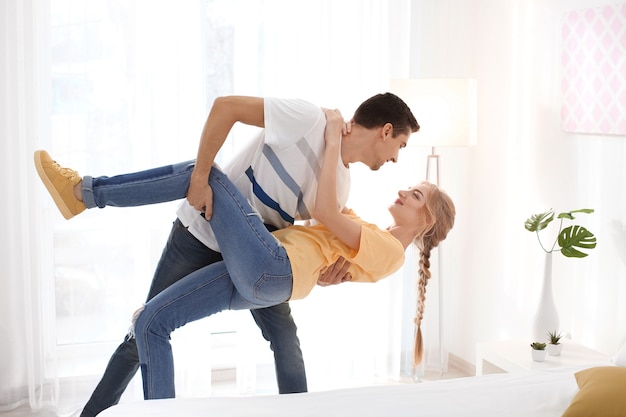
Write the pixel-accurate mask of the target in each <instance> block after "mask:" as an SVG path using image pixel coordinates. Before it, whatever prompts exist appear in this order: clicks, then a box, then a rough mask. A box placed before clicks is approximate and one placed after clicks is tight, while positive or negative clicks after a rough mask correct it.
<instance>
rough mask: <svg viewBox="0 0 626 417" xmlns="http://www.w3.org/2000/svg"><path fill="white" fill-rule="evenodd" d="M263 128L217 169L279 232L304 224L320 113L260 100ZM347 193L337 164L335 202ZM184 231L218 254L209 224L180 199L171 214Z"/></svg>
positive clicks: (302, 105) (313, 187)
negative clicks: (297, 221) (176, 218)
mask: <svg viewBox="0 0 626 417" xmlns="http://www.w3.org/2000/svg"><path fill="white" fill-rule="evenodd" d="M264 109H265V128H264V129H263V130H261V132H260V133H259V134H258V136H257V137H256V138H255V139H253V140H252V141H250V142H249V143H248V144H247V145H246V146H245V147H244V148H243V149H241V151H240V152H238V153H237V154H236V155H235V156H234V157H233V158H232V160H231V161H230V162H229V163H228V164H226V165H224V166H223V171H224V172H225V173H226V174H227V175H228V177H229V178H230V180H231V181H233V183H234V184H235V186H236V187H237V188H238V189H239V191H241V192H242V193H243V195H244V196H245V197H246V198H247V199H248V201H249V202H250V204H251V205H252V206H253V207H254V208H255V209H256V210H257V211H258V212H259V213H260V214H261V216H262V217H263V221H264V222H265V223H268V224H271V225H274V226H276V227H278V228H279V229H282V228H284V227H286V226H288V225H290V224H293V222H294V221H295V220H308V219H310V218H311V211H312V210H313V207H315V197H316V194H317V180H318V178H319V173H320V169H321V167H322V160H323V156H324V129H325V127H326V117H325V116H324V112H323V111H322V110H321V109H320V108H319V107H318V106H315V105H314V104H312V103H309V102H307V101H304V100H287V99H276V98H265V99H264ZM349 192H350V170H349V169H348V168H346V167H345V166H344V165H343V163H342V162H341V158H340V160H339V161H338V163H337V204H338V207H339V208H343V207H344V206H345V204H346V201H347V200H348V194H349ZM177 215H178V218H179V219H180V221H181V222H182V223H183V224H184V225H185V226H187V227H188V229H189V232H190V233H191V234H192V235H193V236H195V237H196V239H198V240H199V241H201V242H202V243H204V244H205V245H206V246H208V247H209V248H211V249H213V250H215V251H219V248H218V246H217V242H216V241H215V236H214V235H213V231H212V230H211V227H210V224H209V223H208V222H207V221H206V220H204V218H203V217H202V216H201V215H200V212H199V211H198V210H196V209H194V208H193V207H192V206H191V205H190V204H189V203H188V202H187V200H185V201H184V202H183V203H182V204H181V206H180V207H179V209H178V212H177Z"/></svg>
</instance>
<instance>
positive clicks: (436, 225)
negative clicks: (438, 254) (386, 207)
mask: <svg viewBox="0 0 626 417" xmlns="http://www.w3.org/2000/svg"><path fill="white" fill-rule="evenodd" d="M431 186H432V191H433V192H432V193H431V194H432V195H431V197H430V198H429V200H428V201H427V203H426V209H427V211H428V213H427V215H428V216H430V217H431V222H432V225H431V226H430V227H428V228H427V229H426V231H425V232H424V233H423V234H422V235H420V236H417V237H416V238H415V242H414V243H415V244H416V246H417V247H418V248H419V250H420V259H419V271H418V274H419V278H418V281H417V308H416V313H415V319H414V320H415V326H416V329H415V345H414V348H413V349H414V350H413V365H414V366H417V365H419V364H420V363H421V362H422V359H423V356H424V341H423V338H422V328H421V326H422V319H423V318H424V305H425V302H426V285H428V281H429V280H430V277H431V273H430V254H431V251H432V249H433V248H435V247H437V246H438V245H439V243H440V242H441V241H442V240H444V239H445V238H446V236H447V235H448V232H449V231H450V229H452V226H454V217H455V215H456V209H455V207H454V203H453V202H452V199H450V197H449V196H448V195H447V194H446V193H444V192H443V191H441V190H439V189H438V188H437V187H436V186H434V185H432V184H431Z"/></svg>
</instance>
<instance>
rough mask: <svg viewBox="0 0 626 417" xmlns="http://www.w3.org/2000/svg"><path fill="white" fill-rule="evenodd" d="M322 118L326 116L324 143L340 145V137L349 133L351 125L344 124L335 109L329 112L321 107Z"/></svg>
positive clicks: (348, 123) (349, 123)
mask: <svg viewBox="0 0 626 417" xmlns="http://www.w3.org/2000/svg"><path fill="white" fill-rule="evenodd" d="M322 111H323V112H324V116H326V130H325V132H324V140H325V141H326V143H340V141H341V137H342V136H343V135H346V134H348V133H350V131H351V130H352V123H351V122H350V121H348V122H346V121H345V120H344V119H343V116H342V115H341V112H340V111H339V110H337V109H334V110H331V109H327V108H324V107H322Z"/></svg>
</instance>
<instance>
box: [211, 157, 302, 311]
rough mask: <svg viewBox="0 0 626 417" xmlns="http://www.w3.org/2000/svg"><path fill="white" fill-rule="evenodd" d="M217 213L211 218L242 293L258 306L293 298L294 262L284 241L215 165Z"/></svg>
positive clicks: (212, 186) (215, 203) (213, 186)
mask: <svg viewBox="0 0 626 417" xmlns="http://www.w3.org/2000/svg"><path fill="white" fill-rule="evenodd" d="M209 184H210V185H211V188H212V190H213V214H212V216H211V220H210V221H209V222H210V224H211V227H212V228H213V232H214V234H215V239H216V240H217V243H218V246H219V248H220V252H221V253H222V257H223V258H224V262H225V263H226V267H227V269H228V273H229V274H230V277H231V280H232V282H233V284H234V285H235V287H236V288H237V291H238V293H239V294H240V295H241V296H242V297H243V298H244V299H246V300H247V301H248V302H250V303H252V304H256V305H257V306H258V307H268V306H271V305H275V304H278V303H281V302H284V301H286V300H288V299H289V297H291V290H292V284H293V278H292V274H291V263H290V262H289V258H288V257H287V252H286V251H285V248H283V246H282V244H281V243H280V242H279V241H278V239H276V238H275V237H274V235H272V234H271V233H270V232H268V231H267V229H266V227H265V225H264V224H263V220H262V219H261V216H260V215H259V213H257V212H256V211H255V210H254V209H253V208H252V207H251V206H250V203H249V202H248V201H247V200H246V198H245V197H244V196H243V195H242V194H241V192H239V190H238V189H237V188H236V187H235V186H234V184H233V183H232V182H231V181H230V180H229V179H228V177H227V176H226V174H224V173H222V172H221V171H220V170H219V169H217V168H215V167H213V168H212V169H211V173H210V175H209Z"/></svg>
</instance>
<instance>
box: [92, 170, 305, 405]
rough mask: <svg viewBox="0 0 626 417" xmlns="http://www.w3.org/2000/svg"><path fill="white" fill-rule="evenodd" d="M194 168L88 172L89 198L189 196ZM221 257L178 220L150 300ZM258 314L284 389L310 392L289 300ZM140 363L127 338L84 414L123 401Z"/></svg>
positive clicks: (120, 202) (102, 201)
mask: <svg viewBox="0 0 626 417" xmlns="http://www.w3.org/2000/svg"><path fill="white" fill-rule="evenodd" d="M192 170H193V161H190V162H185V163H181V164H176V165H172V166H166V167H162V168H156V169H152V170H149V171H144V172H139V173H135V174H128V175H121V176H116V177H111V178H108V177H98V178H91V177H85V178H84V179H83V198H85V199H86V200H87V199H88V198H89V197H88V196H89V195H91V196H92V197H91V198H92V200H93V204H92V205H91V207H96V206H98V207H104V206H106V205H116V206H119V207H126V206H136V205H145V204H152V203H155V202H162V201H168V199H172V198H174V199H175V198H184V196H185V193H186V190H187V187H188V185H189V178H190V177H191V172H192ZM90 178H91V179H90ZM87 187H90V188H87ZM170 188H172V189H171V190H170ZM161 193H162V194H161ZM108 198H111V199H112V200H111V201H109V200H108ZM96 202H97V203H96ZM221 260H222V257H221V255H220V254H219V253H217V252H214V251H212V250H211V249H209V248H207V247H206V246H205V245H204V244H202V243H201V242H200V241H198V240H197V239H196V238H195V237H194V236H193V235H192V234H191V233H189V231H188V230H187V229H186V228H185V227H184V226H183V225H182V224H181V223H180V221H179V220H176V222H175V223H174V226H173V227H172V230H171V233H170V236H169V238H168V241H167V243H166V246H165V248H164V250H163V253H162V255H161V259H160V261H159V264H158V266H157V268H156V271H155V274H154V277H153V279H152V285H151V288H150V292H149V294H148V297H147V300H150V299H152V298H153V297H154V296H155V295H156V294H158V293H159V292H161V291H162V290H164V289H165V288H167V287H169V286H170V285H171V284H173V283H174V282H176V281H178V280H179V279H181V278H182V277H184V276H186V275H188V274H190V273H191V272H193V271H196V270H198V269H200V268H202V267H204V266H206V265H210V264H212V263H214V262H217V261H221ZM252 314H253V316H254V319H255V321H256V322H257V324H258V326H259V327H260V328H261V331H262V333H263V336H264V337H265V339H266V340H268V341H269V342H270V347H271V348H272V350H273V352H274V360H275V365H276V378H277V382H278V389H279V392H280V393H281V394H285V393H296V392H306V391H307V381H306V373H305V368H304V361H303V358H302V351H301V349H300V342H299V340H298V337H297V335H296V330H297V328H296V325H295V323H294V321H293V318H292V316H291V309H290V308H289V305H288V304H287V303H283V304H279V305H277V306H273V307H269V308H263V309H258V310H254V311H252ZM138 368H139V357H138V354H137V347H136V343H135V339H128V338H125V339H124V341H123V342H122V343H121V344H120V345H119V346H118V348H117V349H116V350H115V352H114V353H113V355H112V356H111V358H110V360H109V363H108V365H107V368H106V370H105V372H104V375H103V376H102V379H101V380H100V382H99V383H98V385H97V386H96V388H95V390H94V392H93V393H92V395H91V397H90V399H89V401H88V402H87V404H86V405H85V408H84V409H83V411H82V414H81V417H94V416H96V415H97V414H98V413H100V412H101V411H102V410H104V409H106V408H108V407H110V406H112V405H115V404H117V403H118V402H119V400H120V397H121V396H122V394H123V392H124V391H125V390H126V387H127V386H128V384H129V382H130V381H131V380H132V378H133V376H134V375H135V373H136V372H137V369H138Z"/></svg>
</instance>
